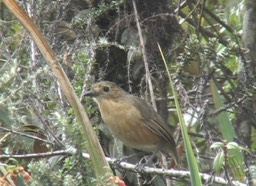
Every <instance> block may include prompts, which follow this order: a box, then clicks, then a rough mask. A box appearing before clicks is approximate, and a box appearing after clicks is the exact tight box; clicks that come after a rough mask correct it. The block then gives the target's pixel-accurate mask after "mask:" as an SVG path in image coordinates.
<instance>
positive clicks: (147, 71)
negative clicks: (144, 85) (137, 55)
mask: <svg viewBox="0 0 256 186" xmlns="http://www.w3.org/2000/svg"><path fill="white" fill-rule="evenodd" d="M132 5H133V9H134V14H135V21H136V25H137V29H138V34H139V39H140V45H141V50H142V57H143V61H144V66H145V71H146V81H147V82H148V87H149V93H150V97H151V103H152V106H153V108H154V109H155V110H157V107H156V101H155V96H154V90H153V85H152V81H151V78H150V72H149V65H148V58H147V54H146V48H145V43H144V41H143V36H142V31H141V27H140V22H139V15H138V11H137V7H136V3H135V0H132Z"/></svg>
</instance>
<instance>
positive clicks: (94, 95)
mask: <svg viewBox="0 0 256 186" xmlns="http://www.w3.org/2000/svg"><path fill="white" fill-rule="evenodd" d="M97 95H98V94H97V92H95V91H93V90H90V91H87V92H85V93H84V94H83V97H85V96H88V97H96V96H97Z"/></svg>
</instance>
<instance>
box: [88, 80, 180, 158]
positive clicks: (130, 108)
mask: <svg viewBox="0 0 256 186" xmlns="http://www.w3.org/2000/svg"><path fill="white" fill-rule="evenodd" d="M85 96H91V97H93V98H94V100H95V101H96V102H97V104H98V106H99V109H100V112H101V116H102V119H103V121H104V123H105V124H106V125H107V127H108V128H109V129H110V130H111V132H112V133H113V135H114V137H116V138H118V139H120V140H121V141H122V142H123V143H124V144H125V145H127V146H130V147H132V148H135V149H138V150H142V151H146V152H157V151H161V152H163V153H165V154H166V153H171V154H172V156H174V158H175V160H176V162H177V160H178V157H177V153H176V144H175V141H174V139H173V137H172V132H173V131H172V128H171V127H170V125H169V124H168V123H165V122H164V121H163V119H162V118H161V116H160V115H159V114H158V113H157V112H156V111H155V110H154V109H153V108H152V106H151V105H149V104H148V103H147V102H146V101H144V100H142V99H140V98H139V97H136V96H133V95H131V94H129V93H127V92H125V91H124V90H123V89H121V88H120V87H119V86H118V85H116V84H115V83H112V82H109V81H102V82H99V83H96V84H94V85H93V86H92V88H91V91H89V92H87V93H85Z"/></svg>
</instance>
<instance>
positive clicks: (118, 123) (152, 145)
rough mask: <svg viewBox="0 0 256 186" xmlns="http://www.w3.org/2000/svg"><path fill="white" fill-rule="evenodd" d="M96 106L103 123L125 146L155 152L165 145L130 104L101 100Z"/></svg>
mask: <svg viewBox="0 0 256 186" xmlns="http://www.w3.org/2000/svg"><path fill="white" fill-rule="evenodd" d="M98 104H99V108H100V111H101V116H102V118H103V121H104V123H105V124H106V125H107V126H108V128H109V129H110V130H111V132H112V133H113V135H114V136H115V137H116V138H118V139H120V140H121V141H122V142H123V143H124V144H126V145H127V146H130V147H132V148H135V149H139V150H143V151H155V150H157V149H158V148H159V146H161V144H163V143H165V140H164V139H163V138H161V137H160V136H159V135H157V134H155V133H153V132H152V131H151V130H150V129H149V128H148V127H147V125H146V124H145V123H144V122H145V120H144V119H143V118H142V116H141V114H140V111H139V110H138V109H137V108H136V107H134V106H133V105H132V103H131V102H129V101H127V102H116V101H110V100H107V101H103V100H101V101H100V102H98Z"/></svg>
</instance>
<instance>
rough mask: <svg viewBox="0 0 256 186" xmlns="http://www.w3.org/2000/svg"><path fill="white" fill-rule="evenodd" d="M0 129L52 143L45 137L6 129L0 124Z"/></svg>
mask: <svg viewBox="0 0 256 186" xmlns="http://www.w3.org/2000/svg"><path fill="white" fill-rule="evenodd" d="M0 130H3V131H6V132H11V133H13V134H17V135H20V136H25V137H27V138H31V139H35V140H39V141H43V142H45V143H47V144H51V145H53V143H52V142H50V141H48V140H45V139H42V138H39V137H36V136H33V135H30V134H27V133H24V132H19V131H15V130H12V129H8V128H5V127H1V126H0Z"/></svg>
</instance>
